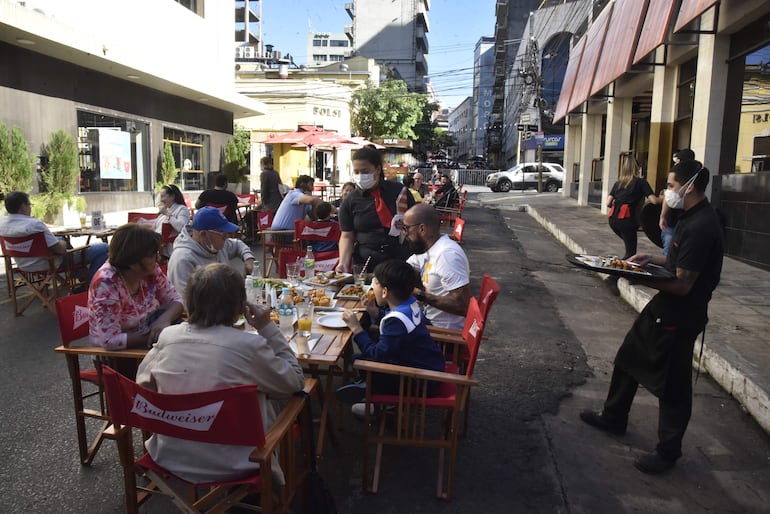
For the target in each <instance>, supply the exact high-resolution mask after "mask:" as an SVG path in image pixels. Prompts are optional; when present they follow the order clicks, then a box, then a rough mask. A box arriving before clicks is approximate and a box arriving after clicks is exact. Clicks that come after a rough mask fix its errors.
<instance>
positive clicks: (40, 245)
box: [0, 232, 51, 257]
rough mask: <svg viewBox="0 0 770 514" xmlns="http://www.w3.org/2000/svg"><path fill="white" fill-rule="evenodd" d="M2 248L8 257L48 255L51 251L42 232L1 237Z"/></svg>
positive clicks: (0, 244) (0, 245) (0, 246)
mask: <svg viewBox="0 0 770 514" xmlns="http://www.w3.org/2000/svg"><path fill="white" fill-rule="evenodd" d="M0 248H2V251H3V255H7V256H8V257H48V256H50V255H51V252H50V251H49V250H48V244H47V243H46V241H45V235H44V234H43V233H42V232H35V233H34V234H29V235H28V236H19V237H0Z"/></svg>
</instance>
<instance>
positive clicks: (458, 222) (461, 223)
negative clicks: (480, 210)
mask: <svg viewBox="0 0 770 514" xmlns="http://www.w3.org/2000/svg"><path fill="white" fill-rule="evenodd" d="M463 230H465V220H464V219H462V218H457V219H455V228H454V230H453V231H452V239H454V240H455V241H457V242H458V243H462V242H463Z"/></svg>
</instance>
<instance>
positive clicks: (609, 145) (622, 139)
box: [602, 97, 633, 214]
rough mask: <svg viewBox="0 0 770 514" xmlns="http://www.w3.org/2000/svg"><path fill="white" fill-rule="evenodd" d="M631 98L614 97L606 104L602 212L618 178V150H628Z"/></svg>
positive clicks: (605, 209) (604, 210) (605, 208)
mask: <svg viewBox="0 0 770 514" xmlns="http://www.w3.org/2000/svg"><path fill="white" fill-rule="evenodd" d="M632 104H633V101H632V99H631V98H620V97H615V98H612V99H610V101H609V103H608V104H607V134H606V144H605V146H604V169H603V170H602V212H603V213H605V214H606V212H607V206H606V203H607V202H605V201H604V200H605V199H606V198H607V195H608V194H609V193H610V190H611V189H612V185H613V184H615V181H616V180H617V179H618V166H617V163H618V162H620V160H619V159H620V152H624V151H628V150H629V143H630V141H631V106H632Z"/></svg>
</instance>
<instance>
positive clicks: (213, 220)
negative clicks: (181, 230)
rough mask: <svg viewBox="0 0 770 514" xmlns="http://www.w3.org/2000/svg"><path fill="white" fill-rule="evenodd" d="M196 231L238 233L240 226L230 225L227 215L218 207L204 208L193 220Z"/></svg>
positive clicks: (199, 210)
mask: <svg viewBox="0 0 770 514" xmlns="http://www.w3.org/2000/svg"><path fill="white" fill-rule="evenodd" d="M192 228H193V229H194V230H218V231H220V232H227V233H231V232H237V231H238V225H236V224H234V223H230V222H229V221H227V218H225V215H224V214H222V213H221V212H219V209H217V208H216V207H210V206H209V207H202V208H200V209H198V211H197V212H196V213H195V217H194V218H193V224H192Z"/></svg>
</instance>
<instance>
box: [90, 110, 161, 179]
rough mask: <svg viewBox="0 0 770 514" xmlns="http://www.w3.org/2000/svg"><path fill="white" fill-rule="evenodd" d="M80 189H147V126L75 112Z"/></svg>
mask: <svg viewBox="0 0 770 514" xmlns="http://www.w3.org/2000/svg"><path fill="white" fill-rule="evenodd" d="M77 119H78V140H77V143H78V150H79V152H78V153H79V156H78V160H79V164H80V192H98V191H149V190H151V189H152V180H150V179H151V177H150V166H149V162H150V155H149V144H148V142H149V126H148V124H146V123H144V122H141V121H138V120H130V119H126V118H118V117H114V116H109V115H105V114H99V113H93V112H87V111H77Z"/></svg>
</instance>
